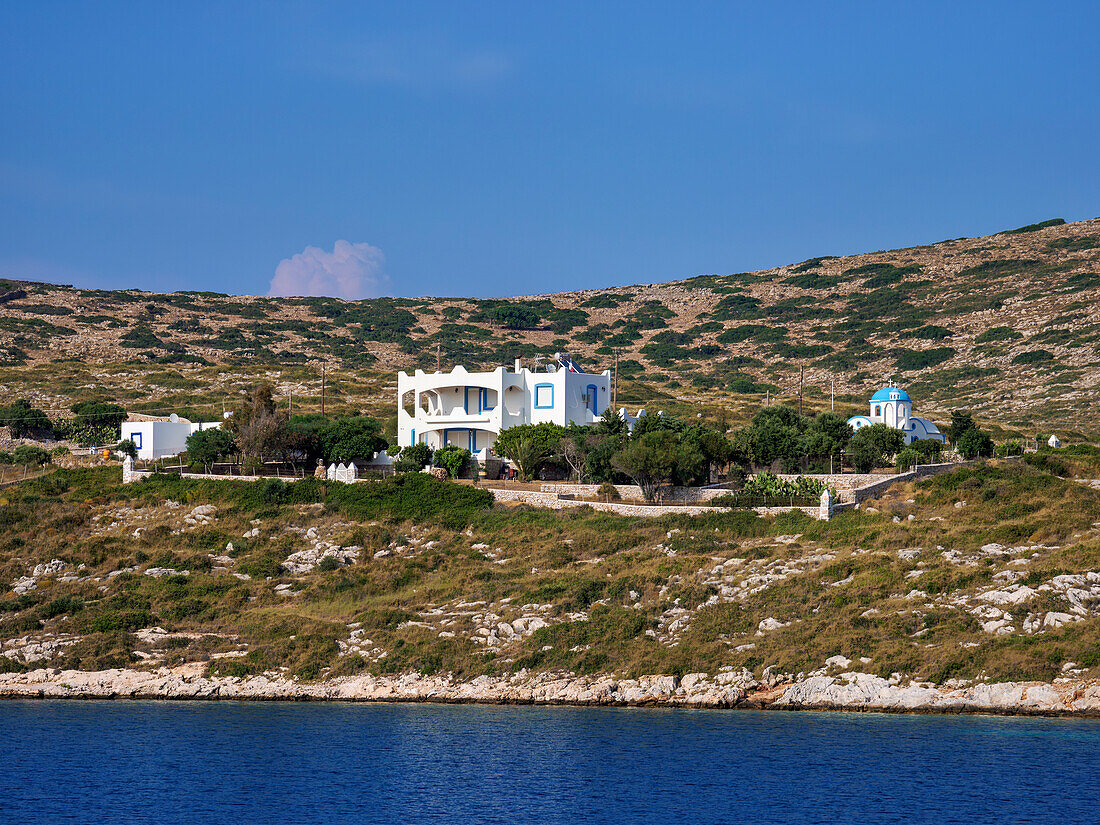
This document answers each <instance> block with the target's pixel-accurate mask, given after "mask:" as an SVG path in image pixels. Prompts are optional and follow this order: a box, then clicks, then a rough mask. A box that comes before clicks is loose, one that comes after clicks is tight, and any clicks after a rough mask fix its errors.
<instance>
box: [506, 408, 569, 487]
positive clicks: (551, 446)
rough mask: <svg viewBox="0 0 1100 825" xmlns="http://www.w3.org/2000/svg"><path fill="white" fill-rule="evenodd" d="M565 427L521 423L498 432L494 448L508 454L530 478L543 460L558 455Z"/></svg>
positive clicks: (525, 477)
mask: <svg viewBox="0 0 1100 825" xmlns="http://www.w3.org/2000/svg"><path fill="white" fill-rule="evenodd" d="M564 434H565V428H564V427H559V426H558V425H557V424H552V423H550V422H543V423H542V424H520V425H519V426H516V427H509V428H508V429H506V430H505V431H504V432H502V433H501V434H500V435H498V436H497V440H496V444H494V446H493V450H494V451H495V452H497V453H499V454H500V455H502V456H504V457H506V458H508V459H509V460H510V461H511V462H512V463H513V464H515V465H516V469H517V470H519V474H520V477H522V478H523V480H524V481H530V480H531V479H532V478H534V476H535V474H536V473H537V472H538V471H539V468H540V467H541V466H542V463H543V462H544V461H546V459H548V458H550V457H551V456H553V455H557V453H558V449H559V447H560V445H561V439H562V436H563V435H564Z"/></svg>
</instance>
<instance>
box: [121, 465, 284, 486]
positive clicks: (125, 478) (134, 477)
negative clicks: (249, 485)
mask: <svg viewBox="0 0 1100 825" xmlns="http://www.w3.org/2000/svg"><path fill="white" fill-rule="evenodd" d="M152 475H155V473H153V471H152V470H131V471H130V472H127V471H126V468H125V466H124V467H123V469H122V483H123V484H132V483H133V482H135V481H141V479H143V478H149V476H152ZM172 475H179V477H180V478H195V479H199V480H200V481H202V480H206V481H263V480H264V479H265V478H272V476H214V475H206V474H205V473H173V474H172ZM286 480H287V481H295V480H296V479H293V478H288V479H286Z"/></svg>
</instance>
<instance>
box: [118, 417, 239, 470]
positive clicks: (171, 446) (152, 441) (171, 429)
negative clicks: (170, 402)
mask: <svg viewBox="0 0 1100 825" xmlns="http://www.w3.org/2000/svg"><path fill="white" fill-rule="evenodd" d="M221 425H222V424H221V422H220V421H202V422H192V421H188V420H187V419H186V418H180V417H179V416H178V415H176V414H175V413H173V414H172V415H170V416H168V417H167V418H163V419H159V420H152V421H150V420H146V421H126V422H124V423H123V425H122V440H123V441H127V440H129V441H133V442H134V446H135V447H137V454H138V458H143V459H156V458H168V457H170V456H175V455H179V454H180V453H182V452H185V451H186V450H187V436H189V435H191V433H196V432H198V431H200V430H217V429H220V428H221Z"/></svg>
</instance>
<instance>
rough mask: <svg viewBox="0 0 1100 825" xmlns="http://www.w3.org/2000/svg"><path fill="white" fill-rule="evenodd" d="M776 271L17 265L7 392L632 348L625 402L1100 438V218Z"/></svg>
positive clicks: (208, 389) (283, 387) (244, 382)
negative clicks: (959, 421) (186, 288)
mask: <svg viewBox="0 0 1100 825" xmlns="http://www.w3.org/2000/svg"><path fill="white" fill-rule="evenodd" d="M1050 223H1052V222H1044V224H1038V225H1035V226H1033V227H1023V228H1021V229H1020V230H1013V231H1011V232H1003V233H1000V234H997V235H992V236H988V237H983V238H960V239H956V240H949V241H943V242H941V243H936V244H930V245H927V246H920V247H911V248H907V249H897V250H892V251H888V252H874V253H868V254H863V255H850V256H843V257H827V256H826V257H820V258H814V259H811V260H808V261H803V262H801V263H797V264H792V265H788V266H783V267H778V268H776V269H769V270H764V271H760V272H749V273H738V274H732V275H702V276H698V277H694V278H688V279H686V280H682V281H675V282H671V283H666V284H654V285H649V286H636V287H622V288H614V289H604V290H590V291H583V292H570V293H562V294H557V295H540V296H532V297H529V298H522V299H510V300H471V299H464V298H419V299H406V298H393V299H391V298H384V299H375V300H364V301H356V302H346V301H341V300H337V299H331V298H261V297H240V296H231V295H224V294H216V293H209V292H201V293H197V292H177V293H172V294H156V293H147V292H141V291H138V290H125V291H106V290H89V289H74V288H69V287H63V286H55V285H50V284H42V283H30V282H17V283H16V282H14V281H8V282H4V283H0V289H4V290H7V292H5V293H4V294H3V295H0V300H2V303H0V362H2V364H3V368H2V370H0V389H2V390H3V392H4V393H5V394H6V395H9V396H12V397H26V398H28V399H31V400H33V401H34V402H36V403H37V404H39V405H41V406H43V407H45V408H47V409H50V410H53V411H58V412H60V411H63V410H66V409H68V407H69V406H70V405H71V403H72V402H73V401H75V400H80V399H84V398H93V397H95V398H105V397H108V398H111V399H113V400H119V401H120V402H122V403H124V404H125V405H126V406H127V407H128V408H130V409H132V410H148V411H151V412H160V411H182V412H185V413H189V414H190V415H192V416H194V417H203V416H209V415H212V414H214V413H215V412H219V411H220V410H221V409H222V407H223V405H225V404H228V403H232V402H233V401H234V400H235V397H236V396H237V394H238V393H239V392H240V391H241V390H242V389H243V388H245V387H247V386H249V385H251V384H252V383H253V382H254V381H255V380H256V377H257V376H258V375H262V376H264V377H265V378H267V379H270V380H272V381H274V382H275V383H276V385H277V386H278V388H279V391H280V393H281V394H282V395H284V396H289V395H291V394H292V395H293V398H294V403H295V405H296V409H312V408H317V407H319V400H320V398H319V396H320V364H321V362H322V361H323V362H325V363H326V364H328V376H329V383H328V386H327V393H326V399H327V402H328V403H329V404H330V405H333V408H334V409H348V410H351V409H366V410H369V411H371V412H374V413H376V414H380V415H383V416H385V415H388V414H389V413H390V410H392V406H391V405H392V403H393V392H394V390H395V386H396V382H395V380H394V373H395V372H396V371H397V370H398V369H411V368H413V367H420V368H424V369H434V368H435V365H436V359H437V357H438V358H439V359H440V360H441V362H442V364H443V366H444V368H448V367H450V366H451V365H454V364H456V363H464V364H466V365H467V366H471V367H472V366H493V365H499V364H510V363H511V362H512V360H513V359H514V358H516V357H522V358H524V359H526V360H527V361H528V362H529V363H530V362H532V361H533V360H534V359H536V358H538V357H539V356H546V355H548V354H551V353H553V352H555V351H559V350H564V351H568V352H571V353H573V354H574V355H575V356H576V357H578V358H579V359H580V361H581V362H582V364H584V365H585V366H586V367H587V368H589V369H604V368H608V367H610V366H611V365H612V363H613V361H614V358H615V355H616V353H617V354H618V358H619V372H620V376H621V378H622V382H621V390H620V396H619V397H620V403H623V404H627V405H629V406H632V407H633V406H640V405H645V404H650V405H657V406H659V407H662V408H666V409H672V410H677V409H682V410H683V411H686V410H687V409H688V408H689V407H690V409H691V410H702V411H703V413H704V414H706V415H707V416H708V417H711V418H717V419H722V420H727V421H730V422H731V423H732V422H733V421H737V420H740V419H744V418H745V417H747V416H748V415H750V414H751V410H752V409H753V408H755V407H756V406H757V405H758V404H759V403H760V402H761V400H762V399H763V397H764V393H765V392H770V393H771V395H772V397H773V398H775V397H780V398H786V399H790V398H793V397H795V396H796V395H797V388H798V376H799V369H800V367H804V369H805V390H804V392H805V396H806V398H807V400H808V403H809V405H810V407H811V408H821V407H822V406H824V405H828V404H829V403H830V402H829V398H830V391H831V390H834V391H835V396H836V402H837V404H838V408H839V409H840V410H843V411H848V410H853V411H854V410H856V409H860V410H862V409H865V406H864V405H865V399H866V397H867V394H868V392H869V391H871V390H873V389H875V388H877V387H878V386H881V385H882V384H883V383H884V381H886V380H887V379H888V378H893V379H895V380H897V381H898V382H900V383H902V384H904V385H905V386H906V387H907V388H908V389H909V390H910V392H911V394H912V395H913V397H914V398H915V399H916V404H917V407H916V410H917V412H918V414H922V415H931V416H932V417H934V418H939V419H940V420H944V419H945V418H946V414H947V412H948V411H949V410H951V409H955V408H960V407H966V408H969V409H972V410H973V411H975V413H976V414H977V415H978V416H979V417H980V418H982V419H983V420H985V421H986V422H988V423H989V424H991V425H992V426H993V427H994V429H997V428H1000V429H1003V430H1007V431H1012V432H1016V433H1019V434H1024V435H1028V436H1032V435H1034V434H1035V432H1036V431H1042V430H1047V431H1049V430H1055V431H1057V432H1058V433H1059V434H1060V435H1062V436H1063V437H1066V436H1068V437H1069V438H1071V439H1095V438H1096V437H1098V436H1100V406H1098V405H1097V404H1096V403H1095V398H1094V395H1093V393H1094V389H1095V387H1096V386H1097V384H1098V382H1100V358H1098V353H1100V219H1094V220H1091V221H1082V222H1078V223H1069V224H1059V223H1057V222H1054V225H1047V224H1050Z"/></svg>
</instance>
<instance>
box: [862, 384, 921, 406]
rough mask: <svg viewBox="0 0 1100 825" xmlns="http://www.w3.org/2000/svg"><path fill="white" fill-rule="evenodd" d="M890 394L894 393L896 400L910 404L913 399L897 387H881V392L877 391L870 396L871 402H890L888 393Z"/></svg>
mask: <svg viewBox="0 0 1100 825" xmlns="http://www.w3.org/2000/svg"><path fill="white" fill-rule="evenodd" d="M892 392H896V393H897V394H898V400H900V401H908V402H909V403H910V404H912V403H913V399H911V398H910V397H909V393H907V392H906V391H905V390H901V389H898V388H897V387H883V388H882V389H881V390H879V391H878V392H876V393H875V394H874V395H872V396H871V400H872V401H889V400H890V393H892Z"/></svg>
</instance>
